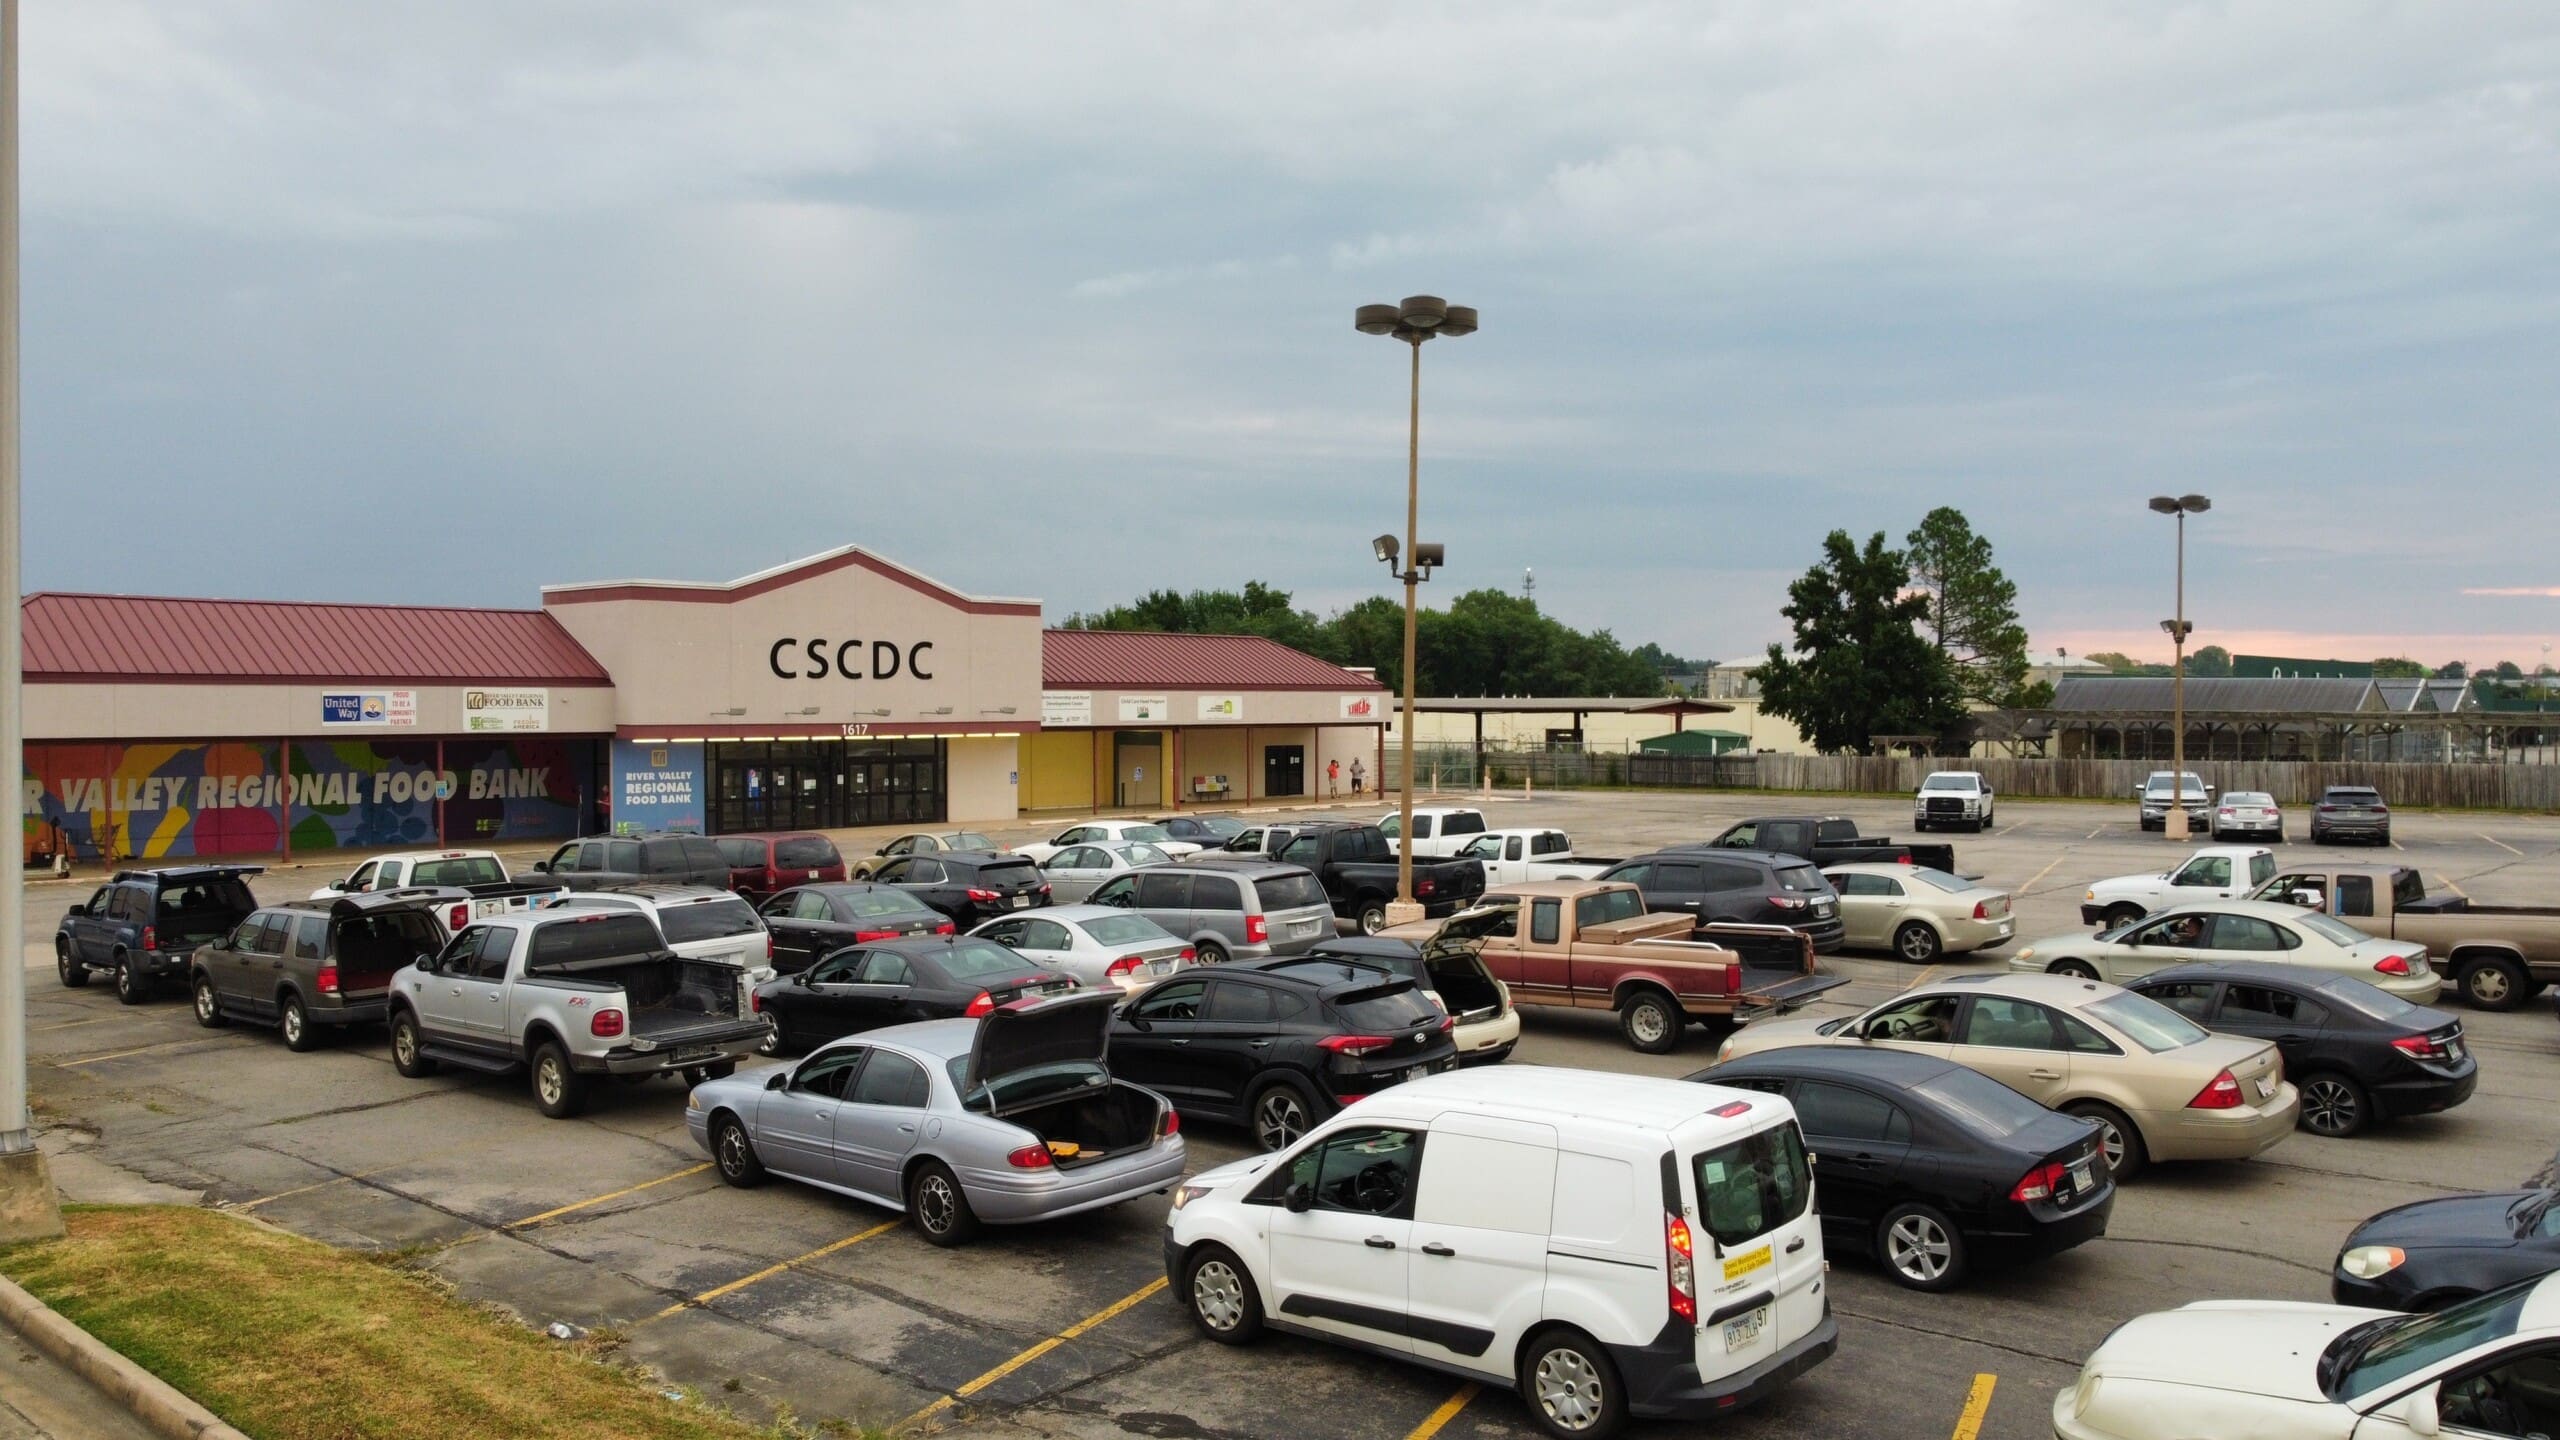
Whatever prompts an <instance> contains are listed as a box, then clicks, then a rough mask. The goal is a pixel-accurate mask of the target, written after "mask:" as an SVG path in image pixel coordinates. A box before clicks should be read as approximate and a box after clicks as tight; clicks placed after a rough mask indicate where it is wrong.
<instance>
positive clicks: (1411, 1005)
mask: <svg viewBox="0 0 2560 1440" xmlns="http://www.w3.org/2000/svg"><path fill="white" fill-rule="evenodd" d="M1333 1013H1334V1014H1335V1015H1336V1016H1338V1017H1339V1018H1340V1019H1341V1021H1342V1023H1343V1024H1345V1025H1348V1026H1350V1027H1351V1028H1352V1029H1354V1030H1358V1031H1362V1032H1364V1033H1368V1034H1379V1033H1382V1032H1386V1031H1394V1030H1407V1029H1411V1028H1412V1027H1414V1026H1417V1025H1437V1024H1439V1023H1440V1020H1441V1015H1440V1008H1439V1007H1438V1006H1436V1005H1433V1004H1432V1003H1431V1002H1430V1001H1428V1000H1425V999H1423V998H1422V992H1421V991H1420V990H1417V989H1415V988H1414V984H1413V982H1412V981H1410V980H1390V981H1388V982H1387V983H1386V984H1383V985H1377V986H1372V987H1370V988H1369V989H1366V990H1355V991H1353V992H1351V993H1350V994H1348V995H1344V996H1340V997H1338V998H1337V999H1335V1000H1334V1002H1333Z"/></svg>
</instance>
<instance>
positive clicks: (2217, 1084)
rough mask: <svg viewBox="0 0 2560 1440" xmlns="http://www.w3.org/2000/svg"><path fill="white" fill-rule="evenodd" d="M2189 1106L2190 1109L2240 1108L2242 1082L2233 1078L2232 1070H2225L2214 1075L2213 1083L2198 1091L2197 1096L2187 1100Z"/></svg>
mask: <svg viewBox="0 0 2560 1440" xmlns="http://www.w3.org/2000/svg"><path fill="white" fill-rule="evenodd" d="M2187 1108H2188V1109H2190V1110H2237V1109H2239V1108H2240V1082H2239V1081H2238V1080H2236V1079H2233V1078H2232V1075H2231V1072H2230V1071H2228V1070H2225V1071H2223V1072H2222V1073H2221V1074H2219V1075H2216V1076H2214V1077H2213V1083H2212V1084H2210V1085H2207V1086H2206V1087H2204V1088H2203V1089H2201V1090H2199V1091H2197V1092H2196V1098H2194V1099H2193V1100H2190V1101H2188V1102H2187Z"/></svg>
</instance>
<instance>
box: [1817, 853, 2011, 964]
mask: <svg viewBox="0 0 2560 1440" xmlns="http://www.w3.org/2000/svg"><path fill="white" fill-rule="evenodd" d="M1822 873H1823V876H1824V878H1826V879H1828V880H1829V881H1830V882H1831V888H1832V889H1834V890H1837V891H1839V892H1840V923H1841V925H1842V927H1843V929H1844V933H1843V934H1842V936H1841V941H1840V943H1841V944H1843V945H1845V946H1847V947H1848V948H1850V949H1852V950H1891V951H1892V952H1893V953H1894V954H1896V955H1898V956H1900V957H1901V958H1903V959H1905V960H1908V961H1910V962H1911V963H1912V964H1914V965H1926V964H1929V963H1930V962H1932V961H1934V960H1936V959H1937V958H1938V957H1939V956H1941V955H1962V954H1964V953H1966V952H1967V951H1972V950H1988V949H1991V948H1992V947H1994V946H1998V945H2006V944H2008V943H2009V940H2010V938H2011V937H2012V936H2014V935H2016V934H2017V933H2018V922H2017V920H2016V919H2015V918H2013V917H2012V916H2011V915H2010V914H2009V892H2008V891H2006V890H1995V889H1993V888H1992V887H1990V886H1988V885H1982V884H1978V883H1976V882H1974V881H1971V880H1967V879H1966V878H1964V877H1963V876H1961V875H1950V874H1948V873H1947V872H1946V871H1944V870H1932V869H1929V868H1928V867H1926V866H1921V865H1876V864H1866V863H1863V862H1862V863H1859V864H1854V865H1834V866H1832V867H1831V868H1830V869H1828V870H1825V871H1823V872H1822Z"/></svg>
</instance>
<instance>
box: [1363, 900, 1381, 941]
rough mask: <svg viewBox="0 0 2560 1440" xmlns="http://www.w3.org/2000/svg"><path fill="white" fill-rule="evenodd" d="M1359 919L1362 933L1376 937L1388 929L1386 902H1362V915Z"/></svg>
mask: <svg viewBox="0 0 2560 1440" xmlns="http://www.w3.org/2000/svg"><path fill="white" fill-rule="evenodd" d="M1358 918H1359V921H1360V933H1361V934H1363V935H1375V934H1377V933H1378V932H1379V931H1381V930H1384V929H1386V928H1387V906H1386V902H1384V901H1382V900H1363V901H1361V902H1360V914H1359V917H1358Z"/></svg>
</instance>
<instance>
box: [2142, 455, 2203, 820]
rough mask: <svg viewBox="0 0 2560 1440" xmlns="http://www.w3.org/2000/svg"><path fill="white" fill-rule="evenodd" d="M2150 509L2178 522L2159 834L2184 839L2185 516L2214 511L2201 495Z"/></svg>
mask: <svg viewBox="0 0 2560 1440" xmlns="http://www.w3.org/2000/svg"><path fill="white" fill-rule="evenodd" d="M2151 508H2152V509H2153V510H2155V511H2158V512H2159V513H2160V514H2163V515H2168V516H2171V517H2174V518H2175V519H2176V520H2177V522H2178V594H2177V602H2178V613H2177V614H2176V615H2175V616H2173V617H2172V618H2170V619H2167V620H2163V621H2161V622H2160V628H2161V629H2163V630H2165V631H2167V632H2169V644H2170V646H2171V647H2172V649H2171V660H2170V667H2169V676H2170V679H2169V809H2168V813H2166V814H2164V815H2162V816H2161V817H2160V833H2161V834H2163V835H2166V836H2167V837H2168V838H2170V839H2172V840H2184V839H2186V838H2187V637H2188V636H2189V635H2192V634H2194V633H2195V628H2196V627H2195V626H2193V625H2190V624H2188V623H2187V517H2188V516H2190V515H2201V514H2203V513H2204V512H2206V511H2207V510H2210V509H2212V508H2213V501H2212V500H2211V499H2209V498H2208V497H2206V496H2203V495H2154V496H2152V497H2151Z"/></svg>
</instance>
